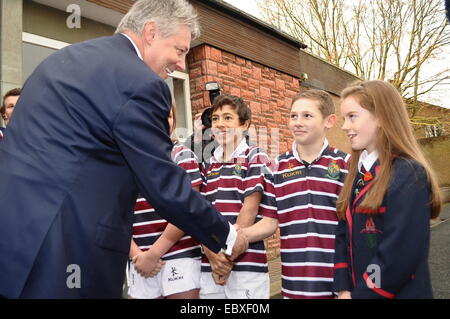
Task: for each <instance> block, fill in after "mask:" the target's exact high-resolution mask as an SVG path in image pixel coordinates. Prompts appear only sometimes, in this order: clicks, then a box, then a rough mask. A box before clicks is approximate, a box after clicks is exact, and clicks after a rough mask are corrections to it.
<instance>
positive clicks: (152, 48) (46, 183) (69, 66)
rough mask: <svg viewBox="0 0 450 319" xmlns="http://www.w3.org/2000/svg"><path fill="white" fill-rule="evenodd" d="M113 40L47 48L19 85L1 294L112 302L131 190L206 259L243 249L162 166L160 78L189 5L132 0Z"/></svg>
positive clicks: (2, 175)
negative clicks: (203, 249)
mask: <svg viewBox="0 0 450 319" xmlns="http://www.w3.org/2000/svg"><path fill="white" fill-rule="evenodd" d="M116 33H117V34H116V35H114V36H112V37H104V38H99V39H94V40H90V41H86V42H83V43H79V44H75V45H71V46H69V47H67V48H64V49H62V50H60V51H58V52H56V53H55V54H53V55H51V56H50V57H49V58H47V59H46V60H45V61H44V62H42V63H41V64H40V65H39V66H38V67H37V68H36V70H35V71H34V73H33V74H32V75H31V76H30V77H29V79H28V80H27V81H26V83H25V85H24V87H23V91H22V94H21V98H20V101H19V102H18V106H19V107H18V108H17V111H16V112H15V113H14V117H13V118H12V120H11V122H10V123H9V125H8V138H7V139H5V140H4V141H2V143H0V144H1V145H0V181H1V183H0V200H1V203H2V208H1V211H0V296H4V297H7V298H18V297H20V298H97V297H101V298H120V296H121V289H122V283H123V280H124V270H125V264H126V261H127V256H128V251H129V246H130V241H131V224H132V217H133V207H134V203H135V200H136V197H137V195H138V192H139V191H140V192H141V193H142V194H144V196H145V197H146V198H147V199H148V200H149V202H151V203H152V205H153V206H154V207H155V208H156V209H157V210H158V212H159V213H160V214H161V215H162V216H163V217H165V218H166V219H167V220H168V221H170V222H171V223H173V224H175V225H176V226H178V227H179V228H181V229H183V230H184V231H186V232H187V233H188V234H190V235H192V237H194V238H195V239H196V240H198V241H200V242H201V243H203V244H204V245H206V246H207V247H208V248H210V249H211V250H213V251H215V252H219V251H220V250H221V249H225V250H226V254H228V255H232V256H231V257H232V258H235V257H236V256H237V255H238V254H239V253H240V252H241V251H244V250H245V249H246V247H247V245H248V241H247V240H246V238H245V236H244V235H243V234H242V231H241V230H239V229H238V230H237V231H236V230H235V229H234V227H232V226H231V225H230V224H229V223H227V222H226V221H225V219H224V218H223V217H222V216H221V215H220V214H219V213H218V212H217V211H216V210H215V209H214V208H213V207H212V206H211V204H209V203H208V202H207V201H206V200H204V199H203V198H202V197H201V196H200V195H199V194H198V193H197V192H195V191H193V190H192V188H191V186H190V185H191V184H190V180H189V178H188V177H187V175H186V174H185V172H184V171H183V169H181V168H179V167H177V166H176V165H175V164H173V163H172V161H171V159H170V151H171V147H172V144H171V142H170V139H169V136H168V123H167V118H168V115H169V106H170V104H171V95H170V92H169V88H168V86H167V85H166V83H165V82H164V81H163V78H166V77H167V76H168V74H169V73H170V72H172V71H174V70H183V69H184V67H185V57H186V54H187V52H188V50H189V46H190V41H191V35H193V36H196V35H198V22H197V19H196V15H195V12H194V11H193V8H192V6H191V5H190V4H188V3H187V2H186V1H185V0H158V1H157V0H140V1H138V2H136V3H135V4H134V5H133V7H132V8H131V9H130V11H129V12H128V13H127V14H126V15H125V16H124V18H123V20H122V22H121V23H120V25H119V27H118V30H117V31H116ZM232 250H233V254H231V251H232Z"/></svg>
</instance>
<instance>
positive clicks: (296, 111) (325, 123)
mask: <svg viewBox="0 0 450 319" xmlns="http://www.w3.org/2000/svg"><path fill="white" fill-rule="evenodd" d="M335 121H336V115H334V114H332V115H329V116H327V117H326V118H324V116H323V115H322V112H321V111H320V109H319V102H317V101H316V100H313V99H309V98H301V99H299V100H297V101H295V102H294V104H293V105H292V108H291V113H290V116H289V123H288V128H289V130H290V131H291V132H292V136H293V137H294V140H295V142H296V143H297V144H298V145H303V146H307V145H313V144H316V143H322V142H323V139H324V138H325V134H326V131H327V129H329V128H331V127H333V125H334V123H335Z"/></svg>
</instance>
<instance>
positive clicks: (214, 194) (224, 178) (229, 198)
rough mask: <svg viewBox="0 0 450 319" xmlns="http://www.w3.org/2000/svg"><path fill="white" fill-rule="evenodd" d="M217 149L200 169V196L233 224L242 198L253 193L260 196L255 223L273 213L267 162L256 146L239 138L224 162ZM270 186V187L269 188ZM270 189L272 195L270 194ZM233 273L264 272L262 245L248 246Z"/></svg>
mask: <svg viewBox="0 0 450 319" xmlns="http://www.w3.org/2000/svg"><path fill="white" fill-rule="evenodd" d="M222 150H223V149H222V147H221V146H219V147H218V148H217V149H216V151H215V152H214V156H213V157H212V158H211V163H210V164H205V166H204V169H203V170H202V174H203V179H204V184H203V185H202V188H201V193H202V194H203V195H204V196H205V198H206V199H207V200H209V201H210V202H211V203H212V204H213V205H214V206H215V207H216V209H217V210H218V211H219V212H220V213H221V214H222V215H223V216H224V217H225V218H226V219H227V220H228V221H229V222H230V223H231V224H235V223H236V219H237V217H238V215H239V212H240V210H241V208H242V206H243V204H244V199H245V197H247V196H249V195H250V194H252V193H254V192H260V193H261V194H262V199H261V203H260V205H259V211H258V215H257V217H256V221H255V222H257V221H259V220H260V219H262V217H263V215H266V214H270V215H272V214H276V207H275V205H276V203H275V197H274V194H273V185H272V172H271V170H270V168H269V164H270V159H269V157H268V156H267V154H266V152H265V151H264V150H262V149H261V148H259V147H255V146H252V147H249V146H248V145H247V143H246V141H245V139H243V140H242V141H241V143H240V144H239V146H238V147H237V148H236V150H235V151H234V152H233V155H232V159H231V160H230V161H229V162H228V163H223V162H222V159H221V157H222V153H223V151H222ZM270 186H272V187H270ZM271 189H272V192H271ZM202 271H203V272H211V266H210V264H209V261H208V259H207V258H206V256H204V255H203V256H202ZM233 271H254V272H267V271H268V268H267V257H266V250H265V247H264V242H263V241H259V242H255V243H252V244H250V246H249V249H248V250H247V251H246V252H245V253H243V254H242V255H241V256H239V258H237V259H236V260H235V263H234V267H233Z"/></svg>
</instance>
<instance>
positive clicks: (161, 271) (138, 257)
mask: <svg viewBox="0 0 450 319" xmlns="http://www.w3.org/2000/svg"><path fill="white" fill-rule="evenodd" d="M175 115H176V111H175V105H172V109H171V111H170V115H169V119H168V121H169V128H170V133H172V132H173V130H174V128H175V126H176V116H175ZM172 160H173V161H174V162H175V163H177V164H178V166H180V167H182V168H183V169H184V170H186V172H187V173H188V175H189V176H190V178H191V185H192V187H193V188H194V189H196V190H198V191H199V190H200V185H201V184H202V178H201V174H200V169H199V167H198V160H197V158H196V156H195V154H194V153H193V152H192V151H191V150H190V149H189V148H187V147H186V146H184V145H182V144H179V143H175V144H174V146H173V149H172ZM200 256H201V249H200V244H199V243H197V242H196V241H195V240H194V239H193V238H192V237H190V236H188V235H185V233H184V232H183V231H182V230H180V229H179V228H177V227H176V226H174V225H172V224H169V223H168V222H167V221H166V220H164V219H162V218H161V216H160V215H159V214H158V212H157V211H155V209H154V208H153V207H152V205H151V204H150V203H148V202H147V201H146V200H145V199H144V198H139V199H138V200H137V202H136V205H135V212H134V221H133V239H132V240H131V247H130V259H131V260H132V265H131V267H130V269H129V277H130V289H129V291H128V294H129V296H130V298H135V299H156V298H161V299H198V298H199V291H200Z"/></svg>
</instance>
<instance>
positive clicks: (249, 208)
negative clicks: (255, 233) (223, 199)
mask: <svg viewBox="0 0 450 319" xmlns="http://www.w3.org/2000/svg"><path fill="white" fill-rule="evenodd" d="M261 198H262V195H261V193H260V192H254V193H252V194H250V195H248V196H247V197H245V199H244V204H243V205H242V208H241V210H240V212H239V215H238V217H237V219H236V224H238V225H239V226H240V227H242V228H244V227H249V226H251V225H253V224H254V223H255V218H256V215H258V210H259V203H260V202H261Z"/></svg>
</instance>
